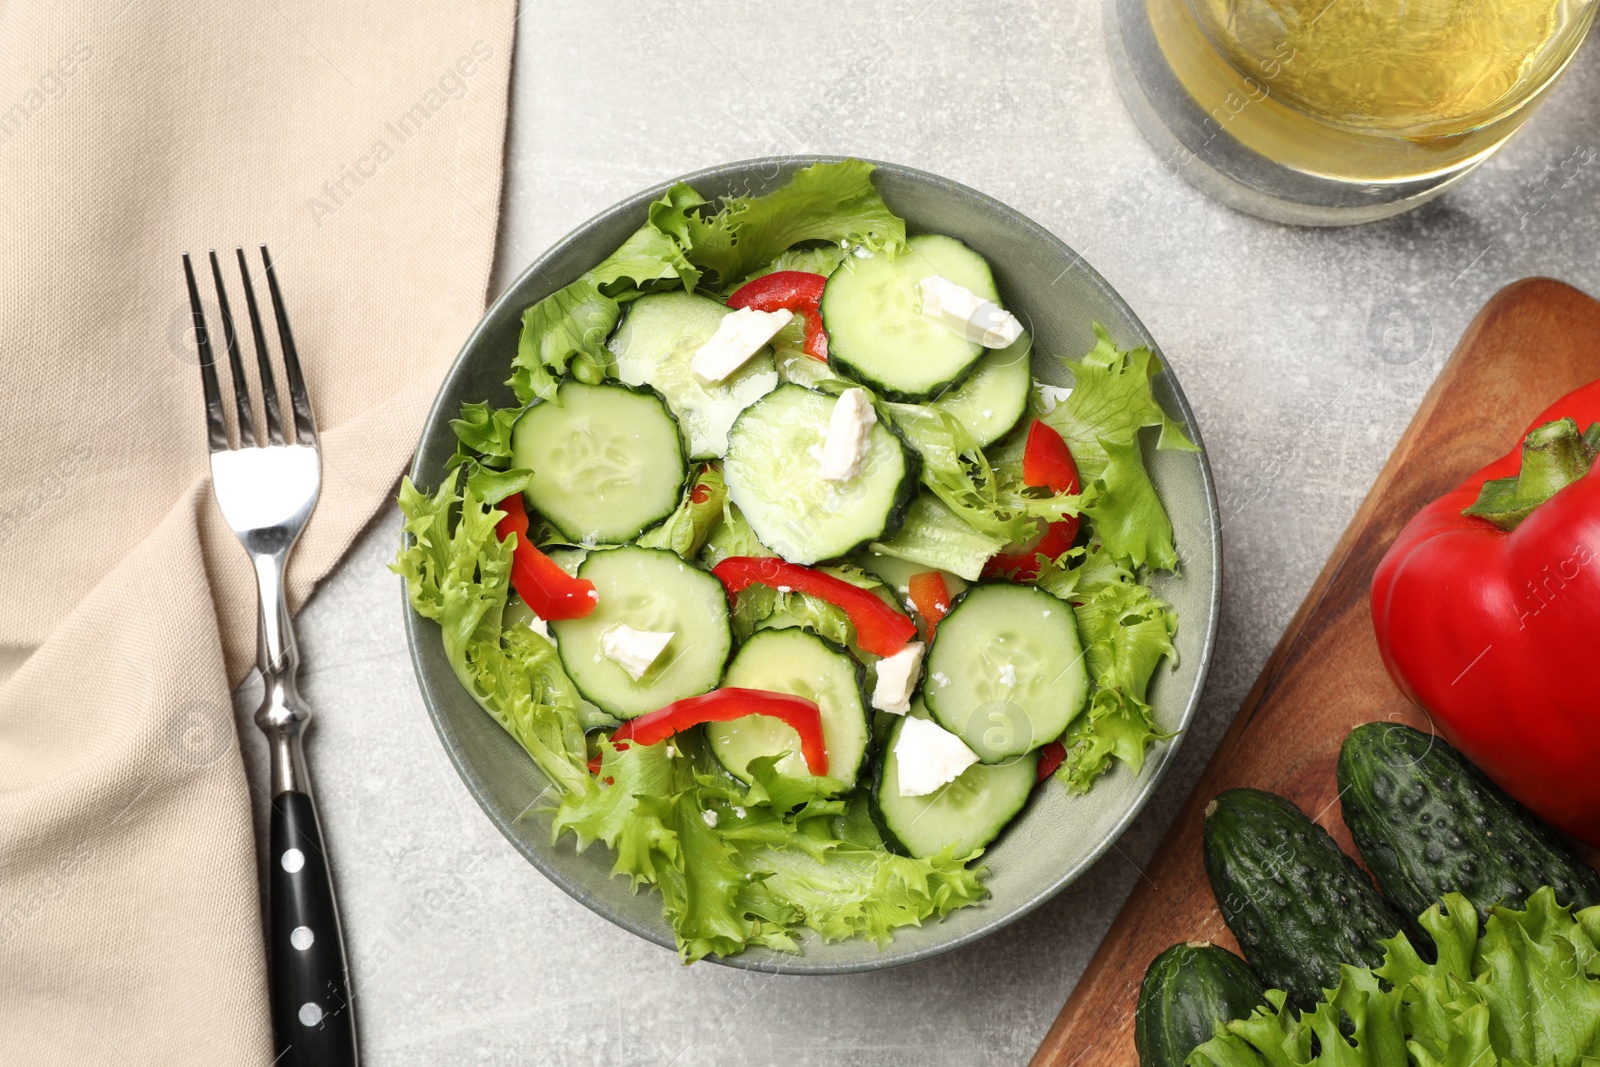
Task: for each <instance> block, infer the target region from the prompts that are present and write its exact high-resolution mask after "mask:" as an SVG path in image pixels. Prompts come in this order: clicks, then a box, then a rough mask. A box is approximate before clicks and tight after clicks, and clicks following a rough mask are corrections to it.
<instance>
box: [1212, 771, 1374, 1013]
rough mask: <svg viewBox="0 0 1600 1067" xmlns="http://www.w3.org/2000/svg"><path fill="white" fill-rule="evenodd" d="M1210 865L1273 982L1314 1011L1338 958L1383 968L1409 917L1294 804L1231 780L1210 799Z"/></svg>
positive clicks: (1230, 914) (1247, 952)
mask: <svg viewBox="0 0 1600 1067" xmlns="http://www.w3.org/2000/svg"><path fill="white" fill-rule="evenodd" d="M1205 863H1206V874H1207V875H1208V876H1209V877H1210V879H1211V891H1212V892H1213V893H1214V894H1215V895H1216V898H1217V906H1218V907H1219V908H1220V909H1221V911H1222V918H1223V920H1224V921H1225V922H1227V924H1228V928H1229V929H1230V930H1232V931H1233V936H1234V937H1236V938H1238V940H1239V947H1240V948H1242V949H1243V950H1244V956H1245V959H1247V960H1249V961H1250V964H1251V966H1253V967H1254V968H1255V970H1256V973H1257V974H1259V975H1260V976H1261V978H1262V980H1263V981H1264V982H1266V984H1267V985H1268V986H1269V987H1271V988H1274V989H1281V990H1283V991H1284V992H1285V993H1287V994H1288V997H1289V1001H1290V1003H1292V1004H1293V1005H1294V1006H1295V1007H1297V1008H1300V1009H1301V1010H1307V1009H1309V1008H1311V1007H1312V1006H1313V1005H1315V1004H1316V1003H1317V1001H1319V1000H1321V999H1322V993H1323V990H1324V989H1332V988H1334V987H1335V986H1336V985H1338V984H1339V965H1340V964H1341V963H1349V964H1360V965H1365V966H1368V967H1376V966H1378V965H1379V964H1381V963H1382V962H1383V948H1382V946H1381V945H1380V944H1379V942H1380V941H1381V940H1383V939H1384V938H1389V937H1393V936H1394V935H1395V934H1396V933H1398V932H1399V931H1400V930H1401V928H1402V927H1403V926H1404V925H1405V924H1404V922H1403V920H1402V919H1401V918H1400V915H1399V914H1398V913H1397V912H1396V911H1394V909H1393V908H1391V907H1390V906H1389V904H1388V903H1387V902H1386V901H1385V900H1384V899H1383V897H1381V896H1379V895H1378V891H1377V890H1376V889H1374V888H1373V886H1372V881H1371V879H1369V878H1368V877H1367V875H1366V873H1365V872H1364V871H1362V870H1361V868H1360V867H1358V866H1356V862H1355V861H1354V860H1352V859H1351V858H1350V857H1349V856H1346V855H1345V854H1344V853H1343V852H1341V851H1340V850H1339V846H1338V845H1336V844H1334V841H1333V838H1331V837H1329V836H1328V832H1327V831H1326V830H1324V829H1323V828H1322V827H1320V826H1318V825H1317V824H1316V823H1314V822H1312V821H1311V820H1310V819H1308V818H1306V816H1305V813H1304V812H1302V811H1301V810H1300V809H1299V808H1297V807H1295V806H1294V804H1292V803H1291V802H1289V801H1287V800H1285V799H1284V798H1283V797H1280V796H1277V795H1275V794H1273V793H1266V792H1262V791H1261V790H1259V789H1230V790H1228V791H1227V792H1225V793H1222V794H1221V795H1219V796H1218V797H1217V798H1216V799H1215V800H1213V801H1212V802H1211V804H1210V805H1209V806H1208V807H1207V808H1206V826H1205Z"/></svg>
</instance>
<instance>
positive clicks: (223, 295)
mask: <svg viewBox="0 0 1600 1067" xmlns="http://www.w3.org/2000/svg"><path fill="white" fill-rule="evenodd" d="M210 256H211V280H212V281H213V282H215V283H216V286H217V309H218V311H220V312H221V313H222V345H223V347H224V348H226V349H227V350H228V373H229V374H230V375H231V376H232V377H233V405H234V411H235V414H236V415H237V416H238V425H239V447H241V448H243V447H246V446H248V445H253V444H255V443H256V432H255V420H254V419H253V418H251V415H250V383H249V382H247V381H245V380H244V364H242V363H240V362H239V335H238V334H236V333H234V331H233V312H232V311H230V310H229V309H228V289H227V286H225V285H223V284H222V268H221V267H219V266H217V252H216V249H212V250H211V253H210Z"/></svg>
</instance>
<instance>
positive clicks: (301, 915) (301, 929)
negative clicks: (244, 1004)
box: [268, 790, 356, 1067]
mask: <svg viewBox="0 0 1600 1067" xmlns="http://www.w3.org/2000/svg"><path fill="white" fill-rule="evenodd" d="M271 842H272V844H271V848H272V852H271V855H270V856H269V857H268V863H269V865H270V867H271V871H272V878H271V891H272V905H271V906H272V921H271V924H270V926H271V937H272V945H271V956H272V1028H273V1031H274V1032H275V1034H276V1041H277V1050H276V1051H277V1057H278V1058H277V1059H276V1060H274V1061H273V1064H274V1067H355V1064H356V1033H355V1012H354V1011H353V1010H352V1009H351V1005H350V980H349V969H348V968H347V966H346V964H345V958H344V937H343V935H342V934H341V932H340V929H339V909H338V906H337V905H336V904H335V903H334V897H333V879H332V877H331V876H330V874H329V872H328V862H327V855H326V853H325V852H324V851H323V848H322V828H321V826H320V825H319V824H318V822H317V808H316V805H315V804H314V803H312V800H311V795H310V794H309V793H302V792H298V791H293V790H291V791H289V792H284V793H279V794H278V795H277V796H275V797H273V798H272V836H271Z"/></svg>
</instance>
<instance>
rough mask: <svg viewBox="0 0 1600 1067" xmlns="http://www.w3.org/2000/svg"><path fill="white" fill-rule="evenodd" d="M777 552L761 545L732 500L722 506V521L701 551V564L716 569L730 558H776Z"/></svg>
mask: <svg viewBox="0 0 1600 1067" xmlns="http://www.w3.org/2000/svg"><path fill="white" fill-rule="evenodd" d="M775 555H777V553H776V552H774V551H772V549H770V548H768V547H767V546H766V545H764V544H762V543H761V539H760V538H758V537H757V536H756V532H755V531H754V530H752V529H750V524H749V523H748V522H746V521H745V517H744V512H742V511H740V510H739V506H738V505H737V504H735V503H734V502H733V501H731V500H725V501H724V502H723V505H722V521H721V522H719V523H717V524H716V525H715V526H713V527H712V528H711V532H710V534H709V535H707V537H706V542H705V544H704V545H703V546H702V547H701V549H700V562H701V563H702V564H703V565H704V566H706V567H707V568H711V567H715V566H716V565H717V564H719V563H721V562H722V561H723V560H725V559H727V558H728V557H729V556H775Z"/></svg>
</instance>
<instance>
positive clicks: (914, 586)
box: [906, 571, 950, 641]
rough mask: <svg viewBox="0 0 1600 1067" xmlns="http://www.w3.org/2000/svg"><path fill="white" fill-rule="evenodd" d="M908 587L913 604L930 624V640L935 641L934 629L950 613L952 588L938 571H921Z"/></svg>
mask: <svg viewBox="0 0 1600 1067" xmlns="http://www.w3.org/2000/svg"><path fill="white" fill-rule="evenodd" d="M906 585H907V587H908V589H909V592H910V593H911V603H912V604H913V605H915V606H916V609H917V612H918V613H919V614H920V615H921V616H922V618H923V619H924V621H926V622H927V624H928V640H930V641H932V640H933V631H934V628H935V627H937V626H938V625H939V620H940V619H942V618H944V617H945V616H946V615H947V614H949V613H950V587H949V586H948V585H946V584H945V580H944V575H942V574H940V573H939V572H938V571H920V572H918V573H917V574H913V575H912V576H911V578H910V580H909V581H907V582H906Z"/></svg>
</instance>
